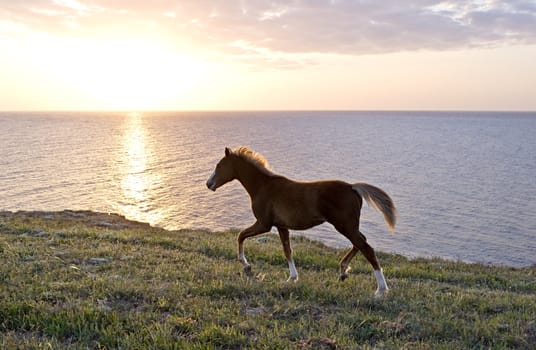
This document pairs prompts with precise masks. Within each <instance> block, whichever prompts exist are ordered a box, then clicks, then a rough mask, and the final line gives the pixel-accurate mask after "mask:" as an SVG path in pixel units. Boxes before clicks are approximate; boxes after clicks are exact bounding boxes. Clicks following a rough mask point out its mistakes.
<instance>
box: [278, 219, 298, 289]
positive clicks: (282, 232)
mask: <svg viewBox="0 0 536 350" xmlns="http://www.w3.org/2000/svg"><path fill="white" fill-rule="evenodd" d="M277 231H279V238H281V243H282V244H283V251H284V252H285V257H286V258H287V262H288V268H289V270H290V277H289V278H288V281H297V280H298V271H296V265H294V259H292V249H291V248H290V235H289V232H288V230H287V229H285V228H279V227H278V228H277Z"/></svg>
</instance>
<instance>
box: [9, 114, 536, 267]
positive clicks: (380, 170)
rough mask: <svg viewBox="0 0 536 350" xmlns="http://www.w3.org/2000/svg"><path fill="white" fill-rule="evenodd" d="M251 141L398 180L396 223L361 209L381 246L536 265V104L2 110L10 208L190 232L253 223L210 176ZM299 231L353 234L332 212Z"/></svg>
mask: <svg viewBox="0 0 536 350" xmlns="http://www.w3.org/2000/svg"><path fill="white" fill-rule="evenodd" d="M241 145H247V146H249V147H251V148H252V149H254V150H255V151H257V152H259V153H261V154H262V155H264V156H265V158H266V159H267V160H268V162H269V164H270V166H271V169H272V171H273V172H274V173H277V174H281V175H284V176H286V177H288V178H291V179H295V180H304V181H309V180H320V179H339V180H343V181H347V182H350V183H354V182H367V183H370V184H373V185H375V186H378V187H380V188H382V189H383V190H385V191H386V192H387V193H388V194H389V195H390V196H391V197H392V198H393V200H394V202H395V204H396V207H397V210H398V222H397V226H396V230H395V233H393V234H392V233H389V231H388V230H387V225H386V224H385V222H384V221H383V216H382V215H381V214H379V213H377V212H376V211H374V210H373V209H371V208H370V207H368V206H367V205H366V204H365V205H364V206H363V209H362V212H361V226H360V229H361V232H362V233H363V234H364V235H365V236H366V237H367V239H368V241H369V243H370V244H371V245H372V246H373V247H374V248H375V249H376V250H379V251H384V252H391V253H397V254H401V255H404V256H407V257H410V258H416V257H440V258H444V259H452V260H459V261H465V262H477V263H483V264H491V265H504V266H511V267H526V266H535V265H536V113H534V112H525V113H523V112H515V113H514V112H427V111H420V112H413V111H403V112H394V111H393V112H391V111H389V112H379V111H357V112H352V111H348V112H342V111H324V112H317V111H314V112H307V111H301V112H294V111H292V112H284V111H278V112H230V111H229V112H140V113H138V112H0V210H9V211H18V210H30V211H31V210H39V211H56V210H64V209H72V210H94V211H100V212H113V213H119V214H121V215H124V216H126V217H127V218H129V219H133V220H138V221H143V222H148V223H150V224H151V225H154V226H159V227H163V228H166V229H170V230H177V234H180V229H208V230H211V231H215V232H216V231H221V230H227V229H229V228H237V229H240V228H245V227H247V226H249V225H251V224H252V223H253V222H254V217H253V214H252V212H251V209H250V201H249V197H248V195H247V193H246V191H245V190H244V189H243V188H242V187H241V185H240V183H238V182H237V181H233V182H231V183H229V184H227V185H225V186H223V187H221V188H220V189H218V190H217V191H216V192H212V191H210V190H208V189H207V188H206V185H205V182H206V180H207V178H208V177H209V176H210V174H211V173H212V171H213V170H214V167H215V165H216V163H217V162H218V160H219V159H220V158H221V157H222V156H223V155H224V149H225V147H233V148H234V147H237V146H241ZM273 232H275V231H273ZM295 234H301V235H304V236H306V237H309V238H311V239H314V240H318V241H320V242H323V243H325V244H326V245H328V246H333V247H338V248H343V247H348V246H350V244H349V242H348V241H347V240H346V239H345V238H344V237H343V236H341V235H340V234H338V233H337V232H336V231H335V229H334V228H333V227H332V226H331V225H329V224H323V225H320V226H317V227H315V228H313V229H310V230H307V231H303V232H296V233H295Z"/></svg>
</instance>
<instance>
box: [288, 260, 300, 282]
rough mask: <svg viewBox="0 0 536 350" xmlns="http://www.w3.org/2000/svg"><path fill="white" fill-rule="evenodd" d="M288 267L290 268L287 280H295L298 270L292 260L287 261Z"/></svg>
mask: <svg viewBox="0 0 536 350" xmlns="http://www.w3.org/2000/svg"><path fill="white" fill-rule="evenodd" d="M288 268H289V270H290V277H289V278H288V281H297V280H298V271H297V270H296V265H294V260H290V261H289V262H288Z"/></svg>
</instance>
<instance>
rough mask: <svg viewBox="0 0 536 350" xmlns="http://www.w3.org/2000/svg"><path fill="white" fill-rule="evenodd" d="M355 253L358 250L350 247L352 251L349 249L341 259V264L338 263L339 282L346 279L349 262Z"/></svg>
mask: <svg viewBox="0 0 536 350" xmlns="http://www.w3.org/2000/svg"><path fill="white" fill-rule="evenodd" d="M357 252H359V249H358V248H357V247H352V249H350V251H349V252H348V253H346V255H345V256H344V258H342V260H341V262H340V263H339V266H340V269H341V277H340V279H341V281H344V280H345V279H346V278H347V277H348V274H347V273H348V271H349V270H350V268H349V265H350V261H352V259H353V258H354V256H355V255H356V254H357Z"/></svg>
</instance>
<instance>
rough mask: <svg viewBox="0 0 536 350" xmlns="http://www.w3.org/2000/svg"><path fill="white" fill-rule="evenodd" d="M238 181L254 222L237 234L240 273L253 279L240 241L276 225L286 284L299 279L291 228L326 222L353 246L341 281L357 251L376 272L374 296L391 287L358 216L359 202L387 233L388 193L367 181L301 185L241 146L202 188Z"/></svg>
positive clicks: (391, 216) (391, 210)
mask: <svg viewBox="0 0 536 350" xmlns="http://www.w3.org/2000/svg"><path fill="white" fill-rule="evenodd" d="M235 179H236V180H238V181H239V182H240V183H241V184H242V186H243V187H244V188H245V189H246V191H247V192H248V194H249V196H250V199H251V208H252V210H253V214H254V216H255V218H256V221H255V223H254V224H253V225H251V226H250V227H248V228H246V229H244V230H242V231H241V232H240V233H239V234H238V260H239V261H240V262H241V263H242V266H243V269H244V272H245V273H246V274H247V275H251V265H250V264H249V263H248V261H247V259H246V256H245V255H244V240H245V239H246V238H250V237H254V236H257V235H260V234H262V233H266V232H269V231H270V230H271V229H272V227H274V226H275V227H276V228H277V231H278V233H279V237H280V239H281V243H282V245H283V251H284V254H285V257H286V259H287V263H288V267H289V270H290V277H289V279H288V280H289V281H297V280H298V271H297V270H296V266H295V264H294V259H293V258H292V249H291V247H290V237H289V230H306V229H309V228H311V227H314V226H317V225H320V224H322V223H324V222H328V223H330V224H332V225H333V226H334V227H335V229H336V230H337V231H338V232H339V233H341V234H342V235H343V236H344V237H346V238H347V239H348V240H349V241H350V242H351V243H352V248H351V249H350V251H348V253H346V255H345V256H344V257H343V258H342V260H341V261H340V264H339V266H340V280H341V281H344V280H345V279H346V278H347V277H348V275H347V273H348V271H349V264H350V261H351V260H352V259H353V257H354V256H355V255H356V254H357V253H358V252H359V251H361V252H362V253H363V255H364V256H365V258H366V259H367V260H368V262H369V263H370V264H371V265H372V267H373V269H374V276H375V277H376V281H377V284H378V288H377V289H376V292H375V295H376V296H377V297H381V296H382V295H384V294H385V293H386V292H388V290H389V288H388V286H387V283H386V281H385V277H384V275H383V270H382V268H381V266H380V264H379V262H378V259H377V258H376V255H375V253H374V250H373V249H372V247H371V246H370V245H369V244H368V243H367V239H366V237H365V236H364V235H363V234H362V233H361V232H360V231H359V216H360V212H361V207H362V204H363V199H364V200H365V201H366V202H367V203H368V204H369V205H370V206H372V207H373V208H375V209H376V210H378V211H379V212H380V213H382V214H383V216H384V218H385V221H386V222H387V225H388V227H389V229H390V230H391V232H392V231H394V226H395V222H396V208H395V205H394V203H393V201H392V200H391V198H390V197H389V195H387V193H385V192H384V191H383V190H381V189H380V188H378V187H375V186H372V185H369V184H367V183H354V184H349V183H346V182H343V181H337V180H323V181H313V182H299V181H294V180H291V179H288V178H286V177H284V176H281V175H278V174H275V173H274V172H272V170H271V169H270V167H269V165H268V162H267V161H266V159H265V158H264V157H263V156H262V155H261V154H259V153H257V152H255V151H253V150H251V149H249V148H248V147H245V146H242V147H237V148H235V149H234V150H232V149H230V148H228V147H226V148H225V156H224V157H223V158H222V159H221V160H220V161H219V162H218V163H217V165H216V169H215V170H214V172H213V173H212V174H211V175H210V177H209V178H208V180H207V182H206V185H207V187H208V188H209V189H210V190H212V191H216V189H217V188H219V187H220V186H222V185H224V184H226V183H228V182H230V181H232V180H235Z"/></svg>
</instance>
